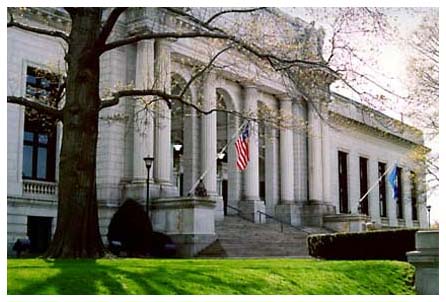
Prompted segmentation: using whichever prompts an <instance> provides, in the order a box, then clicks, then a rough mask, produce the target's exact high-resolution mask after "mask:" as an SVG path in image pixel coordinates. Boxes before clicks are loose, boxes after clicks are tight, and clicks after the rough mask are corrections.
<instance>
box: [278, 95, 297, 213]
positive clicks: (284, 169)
mask: <svg viewBox="0 0 446 302" xmlns="http://www.w3.org/2000/svg"><path fill="white" fill-rule="evenodd" d="M280 109H281V111H282V114H283V115H284V118H285V119H288V117H289V119H291V118H292V112H293V111H292V103H291V99H289V98H287V99H282V100H281V102H280ZM291 124H292V121H290V120H286V121H284V123H283V125H282V128H280V202H281V203H282V204H291V203H294V173H293V172H294V171H293V168H294V158H293V132H292V129H291V126H292V125H291Z"/></svg>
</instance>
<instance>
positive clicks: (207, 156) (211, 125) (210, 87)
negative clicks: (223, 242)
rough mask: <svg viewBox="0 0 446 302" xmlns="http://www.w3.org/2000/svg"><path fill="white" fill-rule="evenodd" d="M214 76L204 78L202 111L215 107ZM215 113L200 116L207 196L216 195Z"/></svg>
mask: <svg viewBox="0 0 446 302" xmlns="http://www.w3.org/2000/svg"><path fill="white" fill-rule="evenodd" d="M215 80H216V79H215V74H213V73H210V74H208V75H207V76H206V78H205V79H204V83H203V105H202V106H203V110H205V111H208V110H211V109H213V108H215V107H216V105H217V93H216V90H215ZM216 161H217V113H216V112H213V113H211V114H202V115H201V173H204V172H205V171H207V173H206V175H205V176H204V179H203V183H204V185H205V187H206V190H207V192H208V194H209V195H217V163H216Z"/></svg>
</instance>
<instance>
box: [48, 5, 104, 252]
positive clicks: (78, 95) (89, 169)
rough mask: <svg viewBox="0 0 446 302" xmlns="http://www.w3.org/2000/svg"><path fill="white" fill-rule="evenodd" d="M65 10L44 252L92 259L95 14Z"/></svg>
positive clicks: (95, 242)
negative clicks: (54, 172) (50, 226)
mask: <svg viewBox="0 0 446 302" xmlns="http://www.w3.org/2000/svg"><path fill="white" fill-rule="evenodd" d="M70 15H71V18H72V29H71V33H70V43H69V44H70V45H69V50H68V53H67V57H66V60H67V62H68V70H67V77H68V78H67V86H66V104H65V107H64V111H63V119H62V121H63V139H62V149H61V154H60V168H59V173H60V174H59V179H60V181H59V204H58V215H57V227H56V232H55V235H54V238H53V240H52V242H51V244H50V247H49V249H48V251H47V253H46V256H47V257H54V258H98V257H101V256H103V255H104V245H103V243H102V240H101V236H100V233H99V223H98V205H97V199H96V179H95V175H96V146H97V138H98V114H99V104H100V99H99V54H98V53H97V52H96V51H95V42H96V39H97V36H98V33H99V30H100V25H101V13H100V9H98V8H79V9H75V10H73V11H71V12H70Z"/></svg>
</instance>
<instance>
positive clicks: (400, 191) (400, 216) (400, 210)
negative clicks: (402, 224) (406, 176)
mask: <svg viewBox="0 0 446 302" xmlns="http://www.w3.org/2000/svg"><path fill="white" fill-rule="evenodd" d="M401 172H402V169H401V168H400V167H397V168H396V178H397V188H398V196H397V199H396V217H397V218H398V219H403V218H404V215H403V200H404V196H403V180H402V178H401Z"/></svg>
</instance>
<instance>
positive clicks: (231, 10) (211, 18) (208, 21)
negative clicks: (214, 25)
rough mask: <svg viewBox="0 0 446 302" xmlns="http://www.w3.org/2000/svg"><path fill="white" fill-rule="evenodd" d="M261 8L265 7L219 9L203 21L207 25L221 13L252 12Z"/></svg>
mask: <svg viewBox="0 0 446 302" xmlns="http://www.w3.org/2000/svg"><path fill="white" fill-rule="evenodd" d="M263 9H265V7H256V8H251V9H228V10H223V11H220V12H218V13H216V14H215V15H213V16H212V17H210V18H209V19H208V20H207V21H206V22H204V23H205V24H207V25H209V24H210V23H211V22H212V21H214V20H215V19H217V18H218V17H220V16H222V15H225V14H230V13H252V12H255V11H259V10H263Z"/></svg>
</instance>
